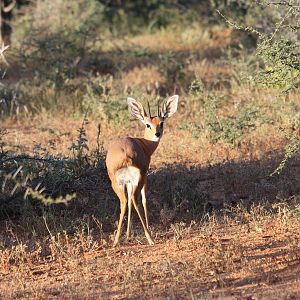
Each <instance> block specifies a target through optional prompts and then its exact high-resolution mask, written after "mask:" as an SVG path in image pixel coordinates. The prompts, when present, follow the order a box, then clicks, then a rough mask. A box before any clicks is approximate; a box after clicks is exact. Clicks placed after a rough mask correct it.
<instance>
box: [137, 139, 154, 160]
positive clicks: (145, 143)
mask: <svg viewBox="0 0 300 300" xmlns="http://www.w3.org/2000/svg"><path fill="white" fill-rule="evenodd" d="M138 140H139V141H140V142H141V146H142V147H143V150H144V152H145V153H146V154H147V156H149V158H150V157H151V155H152V154H153V153H154V151H155V150H156V148H157V146H158V144H159V140H158V141H152V140H148V139H147V138H145V137H143V138H139V139H138Z"/></svg>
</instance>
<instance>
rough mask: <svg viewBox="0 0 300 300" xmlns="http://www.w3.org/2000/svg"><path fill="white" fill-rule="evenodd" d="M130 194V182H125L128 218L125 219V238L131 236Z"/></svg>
mask: <svg viewBox="0 0 300 300" xmlns="http://www.w3.org/2000/svg"><path fill="white" fill-rule="evenodd" d="M131 194H132V185H131V183H129V184H127V197H128V220H127V232H126V239H127V240H128V239H130V236H131V210H132V201H131Z"/></svg>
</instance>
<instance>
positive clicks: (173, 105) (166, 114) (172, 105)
mask: <svg viewBox="0 0 300 300" xmlns="http://www.w3.org/2000/svg"><path fill="white" fill-rule="evenodd" d="M178 99H179V96H178V95H174V96H172V97H170V98H169V99H168V100H167V101H166V102H165V103H164V105H163V109H162V116H163V118H165V119H166V118H170V117H171V116H172V115H173V114H174V113H176V111H177V107H178Z"/></svg>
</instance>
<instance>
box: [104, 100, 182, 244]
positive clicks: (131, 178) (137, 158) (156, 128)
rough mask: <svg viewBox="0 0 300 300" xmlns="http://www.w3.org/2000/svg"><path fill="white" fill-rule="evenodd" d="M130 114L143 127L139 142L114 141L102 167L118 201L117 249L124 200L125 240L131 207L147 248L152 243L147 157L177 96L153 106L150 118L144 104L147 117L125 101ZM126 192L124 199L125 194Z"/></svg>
mask: <svg viewBox="0 0 300 300" xmlns="http://www.w3.org/2000/svg"><path fill="white" fill-rule="evenodd" d="M127 103H128V109H129V111H130V113H131V114H132V115H133V116H134V117H135V118H137V119H139V120H140V121H141V122H142V123H143V124H144V125H145V133H144V137H143V138H132V137H125V138H118V139H116V140H114V141H113V142H112V143H111V144H110V146H109V147H108V151H107V156H106V166H107V171H108V175H109V178H110V180H111V184H112V188H113V190H114V191H115V193H116V194H117V196H118V197H119V199H120V205H121V213H120V219H119V223H118V229H117V234H116V236H115V241H114V246H116V245H118V243H119V240H120V235H121V229H122V222H123V218H124V215H125V212H126V207H127V197H128V223H127V234H126V237H127V239H128V238H130V234H131V224H130V222H131V207H132V203H133V206H134V208H135V210H136V212H137V214H138V216H139V218H140V220H141V223H142V225H143V228H144V231H145V235H146V238H147V240H148V243H149V244H150V245H153V244H154V242H153V239H152V237H151V235H150V232H149V222H148V213H147V201H146V189H147V171H148V169H149V164H150V160H151V155H152V154H153V153H154V151H155V150H156V148H157V146H158V144H159V142H160V139H161V137H162V135H163V128H164V127H163V125H164V121H165V120H166V119H167V118H169V117H171V116H172V115H173V114H174V113H175V112H176V110H177V106H178V96H177V95H174V96H172V97H170V98H169V99H168V100H166V101H165V102H164V104H163V107H162V109H160V107H159V103H158V104H157V116H152V115H151V111H150V106H149V102H148V110H149V114H148V115H147V114H146V112H145V109H144V108H143V105H142V104H141V103H140V102H138V101H136V100H135V99H133V98H127ZM125 189H126V190H127V197H126V194H125ZM139 195H141V196H142V204H143V207H144V213H145V220H144V218H143V216H142V214H141V212H140V210H139V207H138V198H139Z"/></svg>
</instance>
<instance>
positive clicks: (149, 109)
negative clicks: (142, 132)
mask: <svg viewBox="0 0 300 300" xmlns="http://www.w3.org/2000/svg"><path fill="white" fill-rule="evenodd" d="M147 104H148V111H149V117H150V118H152V116H151V109H150V104H149V101H148V100H147Z"/></svg>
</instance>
